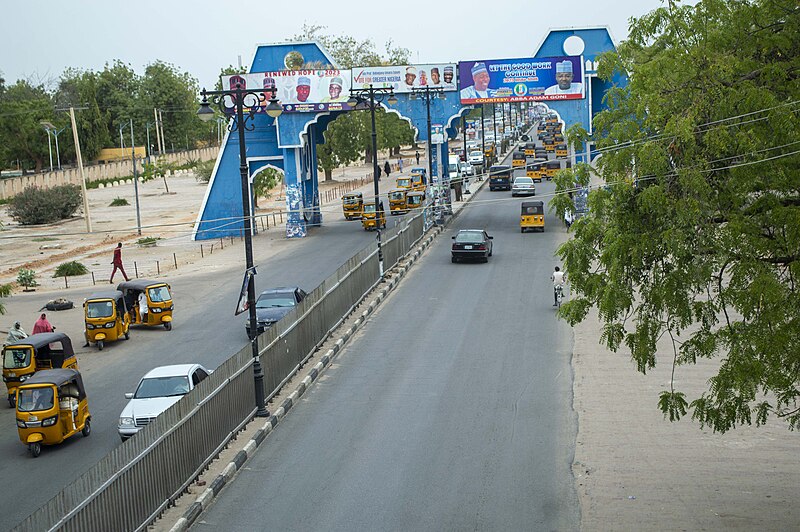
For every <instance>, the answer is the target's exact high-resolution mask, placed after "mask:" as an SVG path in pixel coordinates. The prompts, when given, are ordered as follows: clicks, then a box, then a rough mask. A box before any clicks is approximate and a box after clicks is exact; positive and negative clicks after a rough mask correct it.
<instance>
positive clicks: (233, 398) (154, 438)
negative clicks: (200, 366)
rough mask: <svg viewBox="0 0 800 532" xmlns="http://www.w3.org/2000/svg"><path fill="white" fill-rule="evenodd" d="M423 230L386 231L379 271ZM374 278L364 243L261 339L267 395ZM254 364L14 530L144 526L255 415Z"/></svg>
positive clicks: (221, 377)
mask: <svg viewBox="0 0 800 532" xmlns="http://www.w3.org/2000/svg"><path fill="white" fill-rule="evenodd" d="M423 234H424V227H423V219H422V215H421V214H418V215H416V216H414V217H412V218H411V219H409V220H408V221H404V222H403V223H402V224H400V225H398V226H397V227H394V228H392V229H387V230H386V231H384V232H383V235H382V236H383V239H384V241H383V251H384V267H385V269H386V270H388V269H389V268H391V267H392V266H394V265H395V264H396V263H397V262H398V261H399V260H400V259H401V258H402V257H403V256H405V255H406V254H407V253H408V252H409V251H410V250H411V249H412V248H413V246H414V245H415V244H416V242H418V241H419V240H420V239H421V238H422V236H423ZM379 282H380V275H379V268H378V257H377V245H376V244H371V245H370V246H367V247H366V248H364V249H363V250H361V251H360V252H359V253H357V254H356V255H355V256H353V257H351V258H350V259H349V260H348V261H347V262H345V263H344V264H343V265H342V266H341V267H339V269H337V271H336V272H335V273H333V274H332V275H331V276H330V277H328V278H327V279H326V280H325V281H323V282H322V284H320V285H319V286H318V287H317V288H316V289H315V290H314V291H312V292H311V293H310V294H309V295H308V296H307V297H306V298H305V299H304V300H303V301H302V302H301V303H300V305H298V306H297V308H295V309H294V310H293V311H292V312H291V313H289V314H288V315H287V316H286V317H285V318H284V319H282V320H281V321H279V322H278V323H277V324H275V326H273V327H271V328H270V329H268V330H267V331H266V332H265V333H264V334H262V335H261V336H260V337H259V353H260V356H261V361H262V364H263V366H264V371H265V379H264V380H265V386H266V389H267V390H268V391H269V390H271V391H269V392H268V394H267V395H268V397H269V398H271V397H273V396H274V395H275V394H277V393H278V391H279V390H280V388H281V386H282V385H283V384H284V383H285V382H286V381H288V380H289V379H290V378H291V376H292V375H294V373H295V372H297V370H298V369H299V368H300V366H301V365H302V364H303V363H304V362H305V361H306V360H307V359H308V358H309V357H311V355H313V353H314V352H315V350H316V349H317V348H318V347H319V346H320V345H321V344H322V342H324V341H325V340H326V339H327V338H328V337H329V335H330V334H331V333H332V331H333V330H334V329H335V328H336V327H337V326H338V325H339V324H340V323H341V322H342V321H343V320H344V319H345V317H346V316H347V315H348V314H350V313H351V312H352V311H353V310H354V309H355V308H356V307H357V306H358V304H359V303H361V302H362V301H363V300H364V298H365V297H366V296H367V294H368V293H369V292H370V290H371V289H372V288H373V287H374V286H375V285H376V284H377V283H379ZM252 364H253V359H252V357H251V349H250V346H249V345H248V346H245V347H244V348H243V349H242V350H240V351H239V352H238V353H236V354H234V355H233V356H231V357H230V358H229V359H227V360H226V361H225V362H223V363H222V365H220V367H219V368H217V369H216V370H215V371H214V372H213V373H212V374H211V375H209V377H208V378H207V379H205V380H204V381H203V382H201V383H200V384H199V385H198V386H197V387H196V388H195V389H194V390H192V391H191V392H190V393H188V394H187V395H185V396H184V397H183V398H181V400H180V401H178V402H177V403H176V404H175V405H173V406H172V407H171V408H170V409H168V410H167V411H166V412H164V413H163V414H161V415H160V416H159V417H158V418H156V420H155V421H153V422H152V423H150V424H149V425H148V426H147V427H145V428H144V429H142V430H141V431H140V432H139V433H138V434H137V435H136V436H135V437H134V438H131V439H129V440H128V441H126V442H125V443H123V444H121V445H120V446H119V447H117V448H116V449H114V450H112V451H111V452H110V453H108V454H107V455H106V456H105V457H104V458H103V459H101V460H100V461H99V462H98V463H97V464H95V465H94V466H92V467H91V468H90V469H89V470H88V471H87V472H85V473H84V474H83V475H81V476H80V477H79V478H77V479H76V480H75V481H74V482H73V483H71V484H70V485H69V486H67V487H65V488H64V489H62V490H61V492H59V493H58V494H57V495H56V496H55V497H53V498H52V499H51V500H50V501H48V502H47V503H46V504H45V505H43V506H42V507H41V508H39V509H38V510H37V511H35V512H34V513H33V514H31V515H30V516H28V517H27V518H26V519H25V520H24V521H22V523H20V524H19V525H17V526H16V527H15V529H14V530H25V531H37V532H38V531H41V530H59V531H61V530H64V531H81V532H85V531H95V530H96V531H108V530H114V531H123V530H142V529H144V528H145V527H146V526H147V525H148V524H150V523H152V522H153V521H154V520H155V519H156V518H157V517H158V515H159V514H160V513H161V512H163V511H164V509H165V508H166V507H167V506H168V505H169V504H170V503H171V502H172V501H174V500H175V499H177V497H178V496H180V494H181V493H182V492H183V491H185V490H186V488H187V487H188V486H189V485H190V484H191V483H192V482H193V481H194V479H195V478H196V477H197V476H198V475H199V474H200V473H201V472H202V471H203V470H204V469H205V468H206V467H207V466H208V464H209V463H210V462H211V461H212V460H213V459H214V458H215V457H216V456H217V455H218V454H219V452H220V451H221V450H222V449H223V448H224V447H225V445H227V443H228V442H229V441H230V440H231V439H232V438H233V437H234V436H235V435H236V433H237V432H239V431H240V430H241V429H242V428H243V427H244V425H245V424H247V423H248V422H249V421H250V420H251V419H252V418H253V416H254V415H255V406H254V405H255V393H254V390H253V370H252Z"/></svg>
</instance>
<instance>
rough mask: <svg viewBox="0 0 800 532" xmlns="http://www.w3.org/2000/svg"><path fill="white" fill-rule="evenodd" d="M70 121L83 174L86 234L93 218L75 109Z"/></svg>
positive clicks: (76, 153)
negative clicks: (87, 193)
mask: <svg viewBox="0 0 800 532" xmlns="http://www.w3.org/2000/svg"><path fill="white" fill-rule="evenodd" d="M69 119H70V121H72V137H73V138H74V139H75V155H76V156H77V157H78V169H79V171H80V174H81V194H83V214H84V216H85V217H86V232H87V233H91V232H92V217H91V215H90V214H89V197H88V196H87V195H86V176H85V175H84V173H83V158H82V157H81V142H80V140H79V139H78V125H77V124H76V123H75V108H74V107H70V108H69Z"/></svg>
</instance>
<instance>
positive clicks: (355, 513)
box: [194, 183, 579, 531]
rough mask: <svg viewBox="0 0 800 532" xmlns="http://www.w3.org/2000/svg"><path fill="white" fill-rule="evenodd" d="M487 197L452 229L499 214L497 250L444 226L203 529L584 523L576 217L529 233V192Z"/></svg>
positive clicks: (566, 526) (546, 187) (485, 223)
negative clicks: (560, 311) (469, 247)
mask: <svg viewBox="0 0 800 532" xmlns="http://www.w3.org/2000/svg"><path fill="white" fill-rule="evenodd" d="M539 188H540V191H544V192H547V191H551V190H552V189H553V185H552V183H544V184H543V185H541V186H540V187H539ZM540 194H541V192H540ZM500 198H503V199H504V201H491V200H498V199H500ZM475 199H476V200H478V201H474V203H472V204H471V206H470V207H469V208H468V209H467V210H465V211H464V212H462V214H461V215H460V217H459V218H457V219H456V220H455V222H454V224H453V226H452V229H456V228H472V227H485V228H486V229H487V230H488V231H489V233H490V234H492V235H493V236H494V237H495V239H494V244H495V248H494V249H495V251H494V256H493V257H492V258H491V259H490V262H489V263H488V264H460V263H459V264H451V263H450V254H449V247H450V242H451V240H450V239H449V238H448V236H449V234H450V232H454V231H450V232H448V233H445V234H444V235H442V236H441V237H440V238H439V239H438V241H437V242H436V243H435V244H434V246H433V247H432V248H431V249H430V250H429V251H428V252H427V254H426V255H425V257H424V258H423V259H422V260H421V261H420V262H419V263H418V264H417V265H416V266H415V267H414V270H413V271H412V272H411V273H410V275H409V277H408V278H406V279H405V280H404V281H403V285H402V287H401V288H400V289H398V290H397V291H395V292H394V293H393V294H392V296H391V297H390V298H389V299H388V300H387V301H386V302H385V303H384V304H383V306H382V307H381V309H380V310H379V311H378V312H377V313H376V314H375V315H374V316H373V317H372V318H371V319H370V321H369V323H367V324H366V326H365V328H364V329H363V330H362V332H361V333H360V334H359V335H357V336H356V338H354V339H353V340H352V341H351V342H350V344H348V346H347V348H346V349H345V350H344V351H343V352H342V353H341V354H340V355H339V357H338V358H337V359H336V361H335V363H334V365H333V366H332V367H331V368H330V369H329V370H328V372H327V374H326V375H325V376H324V378H322V379H320V381H318V384H316V385H315V386H314V387H313V388H312V389H311V390H310V391H309V392H307V393H306V394H305V395H304V396H303V398H302V399H301V401H300V403H299V404H298V405H296V406H295V407H294V408H293V409H292V412H291V413H290V414H289V415H288V416H287V417H286V418H285V420H284V421H283V422H282V423H281V424H280V425H279V426H278V427H277V428H276V430H274V431H273V432H272V433H271V434H270V436H269V438H268V440H267V442H266V443H265V445H263V446H262V447H260V448H259V451H258V453H257V454H256V456H255V457H254V458H253V459H252V460H251V461H250V462H249V463H248V464H247V466H246V467H245V469H243V470H242V471H241V472H240V473H239V474H238V476H237V478H236V479H235V481H234V482H233V483H232V484H231V485H230V486H229V487H228V488H226V489H225V490H224V491H223V492H222V494H221V495H220V496H219V498H218V499H217V501H216V502H215V503H214V504H213V505H212V506H211V508H210V509H209V511H207V512H206V513H205V514H204V515H203V516H202V517H201V520H200V521H198V523H197V524H196V525H195V526H194V529H195V530H223V529H224V530H270V529H274V530H347V531H351V530H575V529H577V528H578V524H579V509H578V502H577V498H576V494H575V491H574V483H573V477H572V473H571V463H572V457H573V453H574V445H575V434H576V416H575V413H574V412H573V411H572V408H571V405H572V371H571V366H570V357H571V348H572V337H571V332H570V329H569V327H567V326H566V325H565V324H564V323H563V322H561V321H558V320H557V319H556V317H555V315H554V310H553V308H552V307H551V304H552V285H551V283H550V281H549V276H550V272H551V270H552V267H553V265H554V259H553V251H554V249H555V247H556V245H557V244H558V243H559V242H560V241H562V240H563V239H564V236H565V233H564V229H563V225H561V224H559V223H558V222H557V221H556V220H555V219H554V216H552V215H550V216H548V218H547V223H548V229H547V231H546V232H545V233H543V234H539V233H525V234H520V232H519V225H518V219H519V218H518V217H519V203H520V202H521V201H522V200H520V199H514V200H512V199H511V198H510V193H508V192H494V193H491V192H488V190H484V191H482V192H481V193H479V194H478V195H477V197H476V198H475Z"/></svg>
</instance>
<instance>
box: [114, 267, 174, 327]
mask: <svg viewBox="0 0 800 532" xmlns="http://www.w3.org/2000/svg"><path fill="white" fill-rule="evenodd" d="M117 290H119V291H120V292H122V295H123V296H125V303H126V307H127V308H128V314H130V322H131V325H148V326H150V327H158V326H159V325H163V326H164V328H165V329H166V330H168V331H171V330H172V310H173V309H174V306H175V305H174V303H173V301H172V293H171V292H170V286H169V284H167V283H165V282H164V281H151V280H149V279H136V280H133V281H125V282H124V283H120V284H118V285H117ZM141 294H144V296H145V298H146V300H147V307H146V308H145V309H144V312H142V309H141V308H139V305H140V304H141V303H142V301H141V297H140V296H141Z"/></svg>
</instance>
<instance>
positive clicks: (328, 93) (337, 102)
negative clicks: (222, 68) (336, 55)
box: [222, 70, 351, 113]
mask: <svg viewBox="0 0 800 532" xmlns="http://www.w3.org/2000/svg"><path fill="white" fill-rule="evenodd" d="M350 77H351V74H350V71H349V70H280V71H277V72H256V73H252V74H235V75H233V76H223V77H222V87H223V88H224V89H225V90H228V89H231V88H232V87H233V86H235V85H236V84H237V83H244V85H245V88H247V89H250V90H253V91H255V92H260V91H263V90H264V89H265V88H271V87H275V88H276V89H277V92H276V94H275V96H276V97H277V98H278V101H279V102H280V103H281V106H282V107H283V112H284V113H303V112H306V113H316V112H319V111H348V110H350V106H349V105H348V104H347V100H348V99H350ZM262 96H265V97H266V100H264V101H262V102H258V103H256V102H255V98H253V102H248V101H247V100H245V104H246V105H250V106H252V108H253V109H255V111H256V112H262V113H263V112H266V106H267V105H268V103H269V98H270V97H271V92H269V91H267V92H263V93H262ZM226 107H231V104H230V99H227V101H226ZM231 112H233V110H232V111H231Z"/></svg>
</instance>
